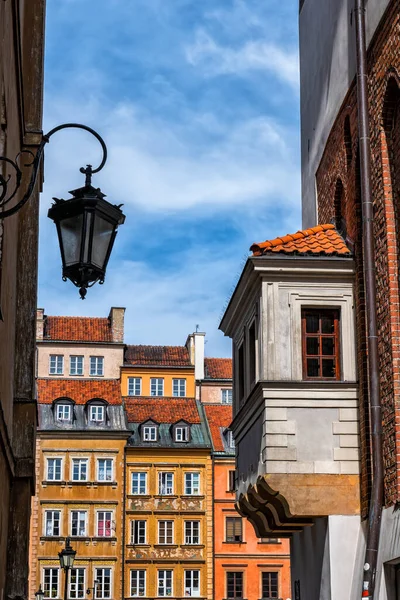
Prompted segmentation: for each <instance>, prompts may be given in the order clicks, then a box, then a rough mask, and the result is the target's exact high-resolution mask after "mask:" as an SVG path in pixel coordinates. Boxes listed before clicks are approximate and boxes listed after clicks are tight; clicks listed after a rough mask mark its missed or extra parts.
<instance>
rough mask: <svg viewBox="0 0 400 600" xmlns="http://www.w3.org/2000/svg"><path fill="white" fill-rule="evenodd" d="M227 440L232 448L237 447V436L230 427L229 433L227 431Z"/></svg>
mask: <svg viewBox="0 0 400 600" xmlns="http://www.w3.org/2000/svg"><path fill="white" fill-rule="evenodd" d="M226 441H227V443H228V447H229V448H232V450H233V449H234V448H235V438H234V437H233V432H232V431H231V430H230V429H228V431H227V433H226Z"/></svg>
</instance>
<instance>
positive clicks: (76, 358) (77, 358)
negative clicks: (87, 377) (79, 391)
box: [69, 354, 84, 376]
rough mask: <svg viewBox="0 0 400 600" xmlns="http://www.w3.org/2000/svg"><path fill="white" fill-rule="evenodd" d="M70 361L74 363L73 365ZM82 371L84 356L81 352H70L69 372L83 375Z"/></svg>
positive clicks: (74, 374)
mask: <svg viewBox="0 0 400 600" xmlns="http://www.w3.org/2000/svg"><path fill="white" fill-rule="evenodd" d="M72 363H75V364H74V366H73V365H72ZM79 363H80V364H81V368H79ZM83 373H84V356H83V354H71V355H70V357H69V374H70V375H73V376H78V375H83Z"/></svg>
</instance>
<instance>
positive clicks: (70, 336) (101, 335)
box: [43, 316, 113, 342]
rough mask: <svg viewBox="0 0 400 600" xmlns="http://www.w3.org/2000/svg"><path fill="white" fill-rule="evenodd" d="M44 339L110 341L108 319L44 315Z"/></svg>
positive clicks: (110, 334)
mask: <svg viewBox="0 0 400 600" xmlns="http://www.w3.org/2000/svg"><path fill="white" fill-rule="evenodd" d="M43 339H44V340H56V341H65V342H112V341H113V337H112V330H111V324H110V321H109V319H107V318H100V317H50V316H49V317H45V320H44V333H43Z"/></svg>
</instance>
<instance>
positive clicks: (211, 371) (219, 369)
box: [204, 357, 232, 379]
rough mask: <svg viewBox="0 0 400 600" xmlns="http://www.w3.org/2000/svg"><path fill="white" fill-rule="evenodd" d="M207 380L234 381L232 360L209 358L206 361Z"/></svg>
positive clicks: (205, 375)
mask: <svg viewBox="0 0 400 600" xmlns="http://www.w3.org/2000/svg"><path fill="white" fill-rule="evenodd" d="M204 378H205V379H232V359H231V358H209V357H206V358H205V359H204Z"/></svg>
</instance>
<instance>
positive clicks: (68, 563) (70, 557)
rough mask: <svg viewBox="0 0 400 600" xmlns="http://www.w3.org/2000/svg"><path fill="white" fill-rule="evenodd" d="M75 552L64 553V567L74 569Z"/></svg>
mask: <svg viewBox="0 0 400 600" xmlns="http://www.w3.org/2000/svg"><path fill="white" fill-rule="evenodd" d="M74 560H75V552H73V553H72V552H71V553H68V554H64V568H65V567H67V568H68V569H72V567H73V566H74Z"/></svg>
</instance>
